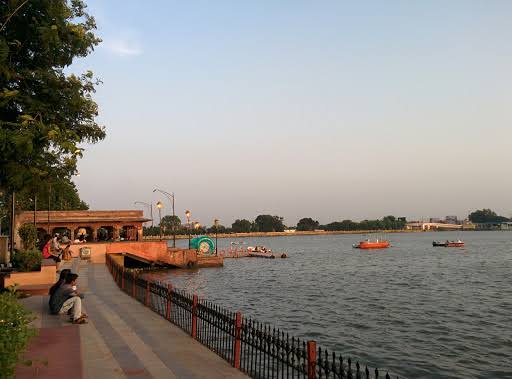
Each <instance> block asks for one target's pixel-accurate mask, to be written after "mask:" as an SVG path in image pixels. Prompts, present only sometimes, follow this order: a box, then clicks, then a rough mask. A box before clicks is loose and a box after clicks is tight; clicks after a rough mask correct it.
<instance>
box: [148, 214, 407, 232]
mask: <svg viewBox="0 0 512 379" xmlns="http://www.w3.org/2000/svg"><path fill="white" fill-rule="evenodd" d="M283 221H284V219H283V217H280V216H272V215H259V216H258V217H256V218H255V219H254V221H249V220H247V219H237V220H236V221H235V222H233V223H232V224H231V227H226V226H224V225H218V226H217V227H215V226H214V225H212V226H210V227H205V226H203V225H198V224H197V223H190V224H188V225H183V224H182V223H181V220H180V218H179V217H178V216H165V217H163V218H162V222H161V225H162V234H164V235H171V234H173V233H176V234H188V233H190V234H205V233H208V234H213V233H219V234H230V233H257V232H263V233H269V232H284V231H285V229H296V230H297V231H315V230H325V231H353V230H401V229H404V228H405V225H406V223H407V221H406V219H405V217H395V216H385V217H383V218H382V219H379V220H363V221H360V222H357V221H352V220H343V221H334V222H331V223H329V224H326V225H320V223H319V222H318V221H316V220H313V219H312V218H310V217H306V218H302V219H300V220H299V222H298V223H297V225H296V226H292V227H288V228H287V226H286V225H285V224H284V222H283ZM159 234H160V226H153V227H144V235H147V236H157V235H159Z"/></svg>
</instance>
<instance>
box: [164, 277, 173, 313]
mask: <svg viewBox="0 0 512 379" xmlns="http://www.w3.org/2000/svg"><path fill="white" fill-rule="evenodd" d="M167 292H168V294H169V295H168V296H167V309H166V311H165V318H166V319H167V320H170V319H171V303H172V300H171V299H172V284H168V285H167Z"/></svg>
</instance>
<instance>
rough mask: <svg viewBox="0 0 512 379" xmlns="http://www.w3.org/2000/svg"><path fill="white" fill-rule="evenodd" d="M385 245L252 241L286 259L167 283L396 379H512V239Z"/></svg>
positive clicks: (347, 239)
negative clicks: (368, 248) (444, 245)
mask: <svg viewBox="0 0 512 379" xmlns="http://www.w3.org/2000/svg"><path fill="white" fill-rule="evenodd" d="M389 237H390V239H391V241H392V244H393V245H394V246H395V247H392V248H390V249H387V250H386V251H374V252H365V251H359V250H355V249H352V248H351V245H352V243H354V242H356V241H357V240H358V239H359V238H360V237H359V236H350V235H340V236H307V237H300V236H296V237H287V238H258V239H252V240H248V241H247V242H248V243H249V244H256V245H266V246H269V247H271V248H272V249H274V250H275V251H286V252H287V253H288V256H289V258H288V259H286V260H258V259H237V260H226V261H225V266H224V268H222V269H205V270H198V271H186V272H181V273H177V272H176V271H174V272H168V273H167V274H165V278H167V279H169V280H170V281H172V282H173V283H174V284H175V285H176V286H177V287H183V288H186V289H188V290H189V291H196V292H199V293H200V294H201V295H202V296H204V297H206V298H209V299H211V300H215V301H217V302H219V303H222V304H224V305H225V306H229V307H230V308H231V309H237V310H241V311H242V312H243V313H244V315H246V316H247V315H249V316H251V317H254V318H256V319H258V320H261V321H266V322H269V323H270V324H272V325H275V326H276V327H279V328H282V329H283V330H285V331H287V332H289V333H291V335H294V336H296V337H303V338H305V339H311V338H314V339H315V340H317V342H318V343H319V344H320V345H321V346H323V347H327V348H328V349H330V350H335V351H338V352H340V353H342V354H343V355H344V356H347V357H348V356H352V357H353V358H354V359H357V360H360V361H361V362H364V363H365V364H368V365H369V366H371V367H375V366H378V367H380V368H383V369H384V370H389V371H390V373H394V374H395V375H400V377H406V378H407V377H409V378H512V365H511V364H510V362H512V333H511V331H510V330H511V327H510V325H511V324H512V318H511V316H510V314H511V313H512V287H511V286H510V272H512V238H511V237H512V234H510V233H506V232H501V233H500V232H496V233H495V232H465V233H463V236H462V237H463V239H464V240H465V242H466V248H465V249H464V250H459V249H455V250H452V249H436V248H433V247H432V246H431V243H432V240H434V239H443V240H444V239H457V238H461V236H460V233H448V232H447V233H442V234H441V235H438V234H430V233H414V234H397V235H395V234H394V235H391V236H389ZM229 242H230V241H229V240H219V243H220V244H221V247H222V244H225V245H226V246H227V245H228V244H229Z"/></svg>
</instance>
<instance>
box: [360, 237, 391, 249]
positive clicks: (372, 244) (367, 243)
mask: <svg viewBox="0 0 512 379" xmlns="http://www.w3.org/2000/svg"><path fill="white" fill-rule="evenodd" d="M389 246H390V243H389V241H388V240H379V239H376V240H375V241H371V240H369V239H366V240H364V241H360V242H359V243H358V244H355V245H352V247H353V248H354V249H386V248H388V247H389Z"/></svg>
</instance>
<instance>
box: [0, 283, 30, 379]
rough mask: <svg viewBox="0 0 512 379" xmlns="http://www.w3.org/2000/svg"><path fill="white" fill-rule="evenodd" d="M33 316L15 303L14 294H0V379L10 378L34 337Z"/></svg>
mask: <svg viewBox="0 0 512 379" xmlns="http://www.w3.org/2000/svg"><path fill="white" fill-rule="evenodd" d="M33 318H34V317H33V315H32V314H31V313H30V312H29V311H27V310H26V309H25V308H23V306H22V305H21V304H20V303H19V302H18V301H17V299H16V296H15V294H13V293H11V292H4V293H1V294H0V347H2V354H0V379H4V378H5V379H7V378H12V377H13V376H14V369H15V367H16V364H17V363H18V359H19V357H20V355H21V353H22V352H23V351H24V350H25V348H26V346H27V344H28V341H29V340H30V338H31V337H33V336H34V335H35V332H36V331H35V329H34V328H33V327H32V326H30V322H31V321H32V320H33Z"/></svg>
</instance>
